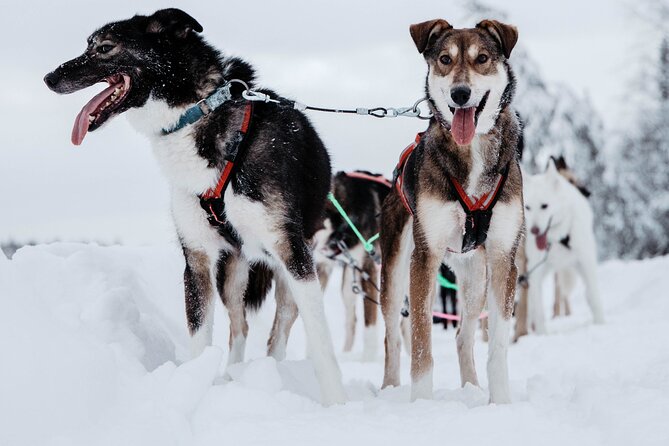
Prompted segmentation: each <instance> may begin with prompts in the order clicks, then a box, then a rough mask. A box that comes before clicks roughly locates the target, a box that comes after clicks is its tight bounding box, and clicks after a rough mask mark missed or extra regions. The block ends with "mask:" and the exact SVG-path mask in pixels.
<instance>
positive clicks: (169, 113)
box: [126, 99, 220, 195]
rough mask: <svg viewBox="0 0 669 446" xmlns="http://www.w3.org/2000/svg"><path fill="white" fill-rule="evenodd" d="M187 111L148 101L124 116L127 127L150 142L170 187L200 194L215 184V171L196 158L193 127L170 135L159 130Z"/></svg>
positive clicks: (167, 126)
mask: <svg viewBox="0 0 669 446" xmlns="http://www.w3.org/2000/svg"><path fill="white" fill-rule="evenodd" d="M186 108H187V107H177V108H175V107H170V106H168V105H167V103H165V102H164V101H159V100H155V99H149V100H148V101H147V102H146V104H145V105H144V107H142V108H133V109H130V110H128V111H127V112H126V115H127V117H128V120H129V121H130V124H131V125H132V126H133V127H134V128H135V129H136V130H137V131H139V132H140V133H142V134H144V135H146V136H147V137H148V138H149V140H150V141H151V147H152V149H153V153H154V155H155V157H156V159H157V161H158V164H159V165H160V168H161V169H162V171H163V172H164V173H165V176H167V179H168V181H169V182H170V185H171V186H172V187H177V188H181V189H185V190H186V191H188V192H190V193H192V194H196V195H197V194H201V193H203V192H204V191H206V190H207V189H209V188H210V187H212V186H214V185H215V184H216V182H217V181H218V177H219V175H220V172H219V171H218V169H214V168H210V167H208V163H207V161H206V160H205V159H204V158H202V157H201V156H199V155H198V153H197V148H196V146H195V139H194V135H193V129H192V126H186V127H184V128H183V129H181V130H178V131H176V132H174V133H170V134H169V135H163V134H162V129H164V128H169V127H171V126H172V125H174V123H176V122H177V121H178V120H179V117H180V116H181V115H182V113H183V112H184V110H185V109H186Z"/></svg>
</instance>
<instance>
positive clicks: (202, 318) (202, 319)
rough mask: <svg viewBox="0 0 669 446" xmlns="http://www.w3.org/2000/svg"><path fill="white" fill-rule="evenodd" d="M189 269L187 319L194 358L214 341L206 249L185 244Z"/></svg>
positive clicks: (212, 305)
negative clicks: (192, 247) (189, 246)
mask: <svg viewBox="0 0 669 446" xmlns="http://www.w3.org/2000/svg"><path fill="white" fill-rule="evenodd" d="M183 252H184V258H185V260H186V268H185V270H184V291H185V299H186V320H187V322H188V331H189V332H190V335H191V340H190V353H191V357H192V358H195V357H197V356H199V355H200V353H202V351H203V350H204V349H205V347H207V346H209V345H211V342H212V325H213V319H214V304H213V299H212V297H213V294H214V287H213V284H212V280H211V272H210V267H211V265H210V260H209V256H207V254H206V253H205V252H204V251H203V250H196V249H191V248H187V247H186V246H184V247H183Z"/></svg>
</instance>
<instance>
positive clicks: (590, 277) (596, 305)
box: [578, 243, 604, 324]
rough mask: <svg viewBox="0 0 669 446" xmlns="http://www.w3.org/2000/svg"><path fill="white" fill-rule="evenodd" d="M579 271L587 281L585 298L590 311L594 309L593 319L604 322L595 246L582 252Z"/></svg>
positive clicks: (599, 322) (584, 280)
mask: <svg viewBox="0 0 669 446" xmlns="http://www.w3.org/2000/svg"><path fill="white" fill-rule="evenodd" d="M593 244H594V243H593ZM578 271H579V273H580V275H581V278H582V279H583V283H585V298H586V299H587V301H588V306H589V307H590V311H592V317H593V321H594V323H595V324H603V323H604V309H603V308H602V301H601V300H600V298H599V287H598V286H597V254H596V251H595V249H594V247H593V248H592V249H590V250H587V252H585V253H583V254H582V258H581V261H580V268H579V269H578Z"/></svg>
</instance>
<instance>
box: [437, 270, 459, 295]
mask: <svg viewBox="0 0 669 446" xmlns="http://www.w3.org/2000/svg"><path fill="white" fill-rule="evenodd" d="M437 282H439V285H441V286H442V287H444V288H450V289H452V290H456V291H457V290H458V286H457V285H456V284H454V283H453V282H451V281H449V280H448V279H447V278H445V277H444V276H442V275H441V274H439V275H437Z"/></svg>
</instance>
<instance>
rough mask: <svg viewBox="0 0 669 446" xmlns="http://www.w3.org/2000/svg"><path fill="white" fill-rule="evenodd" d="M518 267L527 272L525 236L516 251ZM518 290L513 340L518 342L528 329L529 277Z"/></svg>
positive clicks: (523, 272)
mask: <svg viewBox="0 0 669 446" xmlns="http://www.w3.org/2000/svg"><path fill="white" fill-rule="evenodd" d="M516 267H517V268H518V272H519V273H520V274H526V273H527V255H525V237H524V236H523V237H521V240H520V244H519V246H518V249H517V251H516ZM516 289H517V290H518V303H517V304H516V310H515V314H514V316H515V318H516V325H515V327H514V329H513V342H518V339H520V338H521V337H522V336H526V335H527V333H528V331H527V278H526V279H525V281H523V283H522V284H520V286H519V287H516Z"/></svg>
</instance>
